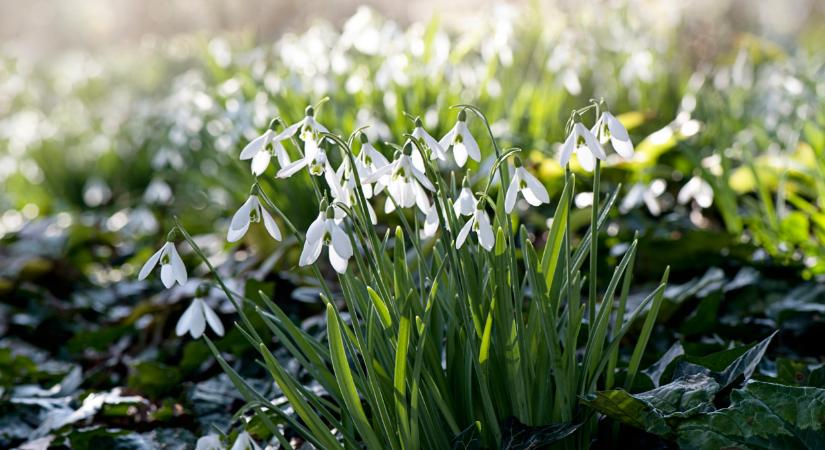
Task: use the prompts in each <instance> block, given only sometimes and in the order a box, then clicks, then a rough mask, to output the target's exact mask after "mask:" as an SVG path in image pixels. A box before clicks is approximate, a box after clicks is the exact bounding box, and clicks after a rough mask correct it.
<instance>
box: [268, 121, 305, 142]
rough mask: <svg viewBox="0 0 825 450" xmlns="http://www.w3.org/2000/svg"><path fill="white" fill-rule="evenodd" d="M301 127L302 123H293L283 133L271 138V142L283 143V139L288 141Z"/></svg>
mask: <svg viewBox="0 0 825 450" xmlns="http://www.w3.org/2000/svg"><path fill="white" fill-rule="evenodd" d="M301 125H303V121H300V122H297V123H294V124H292V125H290V126H288V127H286V128H285V129H284V130H283V131H281V132H280V133H278V134H276V135H275V136H273V137H272V140H273V141H283V140H284V139H289V138H291V137H292V136H295V133H297V132H298V129H300V128H301Z"/></svg>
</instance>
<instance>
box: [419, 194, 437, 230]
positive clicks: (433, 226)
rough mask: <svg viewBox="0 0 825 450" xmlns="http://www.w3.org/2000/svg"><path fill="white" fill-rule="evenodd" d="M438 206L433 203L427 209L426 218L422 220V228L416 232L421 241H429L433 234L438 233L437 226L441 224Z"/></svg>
mask: <svg viewBox="0 0 825 450" xmlns="http://www.w3.org/2000/svg"><path fill="white" fill-rule="evenodd" d="M437 208H438V206H437V205H436V204H435V202H434V201H433V203H432V204H431V205H430V207H429V208H428V209H427V212H426V216H425V218H424V227H423V228H422V229H421V230H420V231H419V232H418V235H419V236H420V237H421V239H429V238H431V237H433V236H435V233H436V232H437V231H438V225H439V223H440V222H441V219H439V217H438V209H437Z"/></svg>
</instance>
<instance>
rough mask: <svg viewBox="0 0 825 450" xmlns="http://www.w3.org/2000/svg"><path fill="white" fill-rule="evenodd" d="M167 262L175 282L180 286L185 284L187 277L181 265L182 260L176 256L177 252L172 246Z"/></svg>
mask: <svg viewBox="0 0 825 450" xmlns="http://www.w3.org/2000/svg"><path fill="white" fill-rule="evenodd" d="M169 262H170V264H171V265H172V274H173V275H174V276H175V280H177V282H178V283H179V284H180V285H181V286H183V285H184V284H186V280H187V279H188V275H187V274H186V266H185V265H183V260H182V259H180V255H179V254H178V250H177V249H176V248H175V246H174V244H173V245H172V246H171V247H170V250H169Z"/></svg>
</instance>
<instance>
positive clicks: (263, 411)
mask: <svg viewBox="0 0 825 450" xmlns="http://www.w3.org/2000/svg"><path fill="white" fill-rule="evenodd" d="M604 106H605V105H604V104H603V102H593V103H592V104H590V105H588V106H586V107H584V108H582V109H579V110H576V111H573V113H572V114H571V117H570V120H569V121H568V123H567V124H566V131H567V135H568V138H567V139H566V140H565V142H564V143H563V144H562V145H561V155H560V157H561V162H562V165H564V166H565V167H566V168H567V169H566V176H565V183H564V189H563V191H562V193H561V195H560V198H559V200H558V202H557V203H556V204H555V205H549V203H550V202H551V200H550V196H549V194H548V192H547V190H546V188H545V187H544V186H543V185H542V184H541V183H540V182H539V181H538V180H537V179H536V178H535V177H534V176H533V175H532V174H531V173H530V171H529V170H527V168H526V167H525V166H524V165H523V163H522V161H521V160H520V158H519V156H518V152H519V150H518V149H506V150H502V149H501V148H499V145H498V143H497V140H496V138H495V136H494V135H493V133H492V130H491V129H490V126H489V123H488V122H487V119H486V117H485V116H484V114H483V113H482V112H481V111H479V110H478V109H476V108H475V107H473V106H470V105H458V106H456V107H454V109H455V110H456V112H457V117H456V119H457V120H456V122H455V125H454V126H453V127H452V128H451V129H450V131H449V132H448V133H447V134H446V135H445V136H443V137H442V138H441V139H436V138H435V137H433V136H431V135H430V134H429V133H428V132H427V131H426V130H425V129H424V127H423V125H422V122H421V121H420V120H418V119H417V118H411V119H412V122H413V126H412V130H410V133H409V134H405V135H404V136H403V137H402V139H401V142H402V144H401V145H396V144H389V143H388V144H386V147H388V148H390V149H392V151H393V152H394V154H393V155H392V157H391V158H388V157H387V155H385V154H384V153H382V152H381V151H379V150H378V149H377V148H376V146H374V145H373V143H371V142H369V140H368V139H367V137H366V134H364V132H363V131H364V130H363V129H359V130H356V131H355V132H353V133H352V134H351V135H350V136H349V137H348V138H346V139H345V138H343V137H341V136H339V135H337V134H334V133H330V132H329V131H328V129H327V128H326V127H324V126H323V125H322V124H320V123H319V122H318V121H317V120H316V118H315V114H314V113H315V109H316V108H317V107H316V108H312V107H308V108H307V110H306V114H305V117H304V118H303V119H301V120H300V121H298V122H296V123H294V124H291V125H289V126H285V127H284V126H283V125H284V124H283V123H282V121H281V120H279V119H275V120H273V121H272V123H271V125H270V127H269V129H267V130H266V131H265V132H264V133H263V134H262V135H260V137H258V138H256V139H255V140H253V141H252V142H250V143H249V144H248V145H247V146H246V147H245V148H244V149H243V151H242V152H241V155H240V157H241V159H244V160H247V159H248V160H251V163H252V172H253V174H254V175H255V176H256V178H255V182H254V183H253V184H252V187H251V189H250V193H249V197H248V200H247V201H246V202H245V203H243V205H241V207H240V208H239V209H238V210H237V212H236V213H235V214H234V216H233V217H232V219H231V221H230V224H229V229H228V232H227V239H228V241H230V242H235V241H238V240H239V239H241V238H242V237H243V236H244V234H245V233H246V232H247V230H248V229H249V227H250V226H253V225H254V224H261V225H263V227H264V228H265V229H266V231H267V232H268V233H269V235H270V236H271V237H272V238H273V239H275V240H278V241H280V240H281V239H282V236H283V235H284V232H282V231H281V227H282V226H285V227H286V228H287V230H288V231H287V232H288V233H290V234H292V235H294V236H295V237H296V238H297V242H298V245H300V246H301V254H300V258H299V266H301V267H308V268H309V270H311V271H312V273H314V275H315V276H316V277H317V279H318V281H319V283H320V285H321V287H322V294H321V296H320V298H321V301H323V302H324V303H325V304H326V322H327V339H326V341H325V342H319V341H318V340H316V339H315V338H313V337H312V336H310V335H309V334H308V333H306V332H305V331H304V330H302V329H301V328H300V327H299V326H297V325H296V324H294V323H293V322H292V321H291V320H290V319H289V318H287V316H286V315H285V313H284V312H283V311H282V310H281V308H280V307H279V306H278V304H277V303H276V302H275V301H273V300H272V299H270V298H268V297H267V296H265V295H264V294H263V293H260V297H261V298H260V299H259V300H258V299H244V298H243V297H242V296H240V295H238V294H236V293H234V292H232V291H231V290H230V289H228V288H227V287H226V284H225V283H224V281H223V280H222V279H221V278H220V276H219V275H218V274H217V273H216V272H215V270H214V269H213V267H212V265H211V264H210V262H209V260H208V259H207V258H206V257H205V255H204V254H203V252H202V250H201V249H200V248H199V247H198V246H197V244H196V243H195V241H193V240H192V238H191V236H190V235H189V233H188V232H187V231H186V230H185V229H184V228H183V227H182V226H181V225H180V223H179V222H176V225H175V228H174V229H173V230H172V231H171V232H170V234H169V236H168V238H167V240H168V242H167V243H166V244H165V245H164V246H163V247H162V248H161V249H160V250H158V252H157V253H156V254H155V255H153V256H152V257H151V258H150V259H149V261H148V262H147V263H146V265H145V267H144V268H143V270H141V273H140V277H141V278H143V277H146V276H147V275H148V274H149V272H150V271H151V270H152V269H153V267H155V266H156V265H157V264H160V266H161V268H160V276H161V279H162V281H163V283H164V284H165V285H166V286H167V287H170V286H172V285H173V284H174V283H176V282H178V283H184V282H185V281H186V268H185V267H184V265H183V263H182V262H181V258H180V256H179V255H178V253H177V251H176V250H175V243H174V240H175V239H176V238H177V236H178V235H181V236H182V237H183V239H184V240H185V241H186V242H188V244H189V245H190V246H191V247H192V249H193V250H194V252H195V253H196V254H197V255H199V256H200V257H201V258H202V259H203V261H204V263H206V265H207V266H208V268H209V269H210V271H211V272H212V273H213V274H214V276H215V279H216V282H217V284H218V285H220V286H221V288H223V289H224V291H225V293H226V295H227V297H228V298H229V300H230V301H231V302H232V303H233V304H234V305H235V307H236V309H237V311H238V313H239V315H240V320H239V322H238V323H237V326H238V327H239V328H240V330H241V331H242V332H243V334H244V336H245V337H246V338H247V339H248V340H249V342H250V344H251V345H253V346H254V347H255V348H256V349H258V350H259V351H260V356H261V360H260V361H261V364H262V365H264V366H265V367H266V368H267V369H268V371H269V372H270V373H271V375H272V378H273V380H274V381H275V383H277V385H278V386H279V388H280V389H281V390H282V391H283V393H284V395H285V396H286V399H287V400H288V402H289V406H290V407H291V409H292V412H293V413H294V414H293V413H287V412H285V411H284V409H283V407H282V406H279V405H275V404H273V403H272V401H271V400H270V399H268V398H266V397H264V396H263V395H261V394H260V393H259V392H257V391H256V390H255V389H254V388H253V387H252V386H251V385H250V384H249V383H247V382H246V381H245V380H244V379H243V378H242V377H241V376H239V375H238V373H236V372H235V371H234V370H233V368H232V367H231V366H230V365H229V364H227V362H226V361H225V360H224V359H223V357H222V356H221V354H220V353H219V352H218V350H217V348H216V347H215V346H214V345H213V343H212V342H211V340H209V338H208V337H206V336H205V335H204V330H205V328H206V324H209V326H210V327H212V329H213V331H214V332H215V333H216V334H218V335H221V334H222V333H223V326H222V325H221V321H220V320H219V318H218V317H217V316H216V315H215V313H214V312H213V311H212V310H211V309H210V308H209V306H208V305H206V304H205V303H204V302H203V301H202V300H199V299H195V300H194V302H193V306H192V307H190V308H189V309H188V310H187V311H186V312H185V313H184V315H183V316H182V317H181V320H180V322H179V323H178V327H177V333H178V334H180V335H182V334H185V333H187V332H189V333H191V334H192V336H194V337H200V336H204V339H205V340H206V342H207V343H208V345H209V347H210V348H211V349H212V351H213V353H214V355H215V357H216V358H217V360H218V361H219V363H220V364H221V366H222V367H223V368H224V370H225V371H226V372H227V373H228V374H229V376H230V378H231V379H232V381H233V382H234V383H235V385H236V386H237V388H238V389H239V390H240V392H241V394H242V395H243V396H244V398H245V399H246V401H247V402H248V407H249V409H251V410H253V411H255V412H256V418H257V419H260V422H261V423H263V424H264V425H265V426H266V428H267V429H268V430H269V432H270V433H271V435H272V436H273V437H274V438H275V439H277V440H278V441H279V442H280V444H281V445H282V446H283V447H284V448H292V447H291V446H290V442H289V440H288V439H287V438H285V437H284V429H285V428H289V429H291V430H292V431H293V432H295V433H297V434H298V435H300V436H301V437H302V438H303V439H305V440H306V441H308V442H310V443H312V444H313V445H315V446H316V447H317V448H324V449H332V448H364V447H366V448H368V449H371V450H378V449H399V450H402V449H403V450H407V449H419V448H424V449H426V448H451V446H452V445H453V443H454V442H470V441H473V440H475V441H476V442H477V443H480V444H481V445H482V446H484V447H490V448H492V447H498V446H499V445H501V443H502V440H503V439H504V438H506V436H507V435H508V434H509V433H510V432H512V428H513V426H514V424H519V425H523V426H545V428H543V436H544V439H545V440H544V442H545V443H551V442H555V441H558V442H559V445H562V446H565V447H569V448H583V447H587V446H588V445H589V442H590V441H591V437H592V434H593V432H594V430H595V425H596V420H597V417H596V416H595V413H594V412H593V411H592V410H589V409H588V408H587V407H585V406H583V405H581V404H580V402H579V399H580V398H581V397H582V396H583V395H586V394H588V393H591V392H594V391H595V390H596V388H597V387H599V388H602V387H607V388H609V387H612V386H613V385H614V384H615V383H616V378H615V377H614V374H615V373H616V372H617V366H618V364H619V362H618V361H619V358H618V347H619V343H620V341H621V340H622V338H623V337H624V336H625V335H626V334H627V333H628V331H629V329H630V328H631V325H632V324H633V323H634V321H635V319H637V318H638V317H640V316H642V315H645V314H646V319H645V322H644V324H643V326H642V327H641V332H640V334H639V335H638V337H637V338H636V339H635V348H634V350H633V352H632V356H631V357H630V360H629V363H628V365H627V367H626V368H624V370H625V371H626V376H625V378H624V382H625V385H626V386H629V385H630V384H631V383H632V382H633V378H634V376H635V374H636V373H637V372H638V370H639V364H640V361H641V357H642V354H643V352H644V349H645V346H646V344H647V340H648V338H649V336H650V332H651V329H652V326H653V324H654V321H655V316H656V314H657V311H658V308H659V305H660V303H661V301H662V298H663V297H662V294H663V290H664V285H665V282H666V279H667V270H666V271H665V274H664V276H663V279H662V282H661V284H660V285H659V286H658V287H657V288H656V289H655V290H653V292H651V293H649V295H647V297H646V298H645V299H644V300H643V301H642V302H641V303H640V304H638V305H637V306H636V307H635V308H633V310H632V311H628V308H629V306H628V304H627V297H628V293H629V290H630V286H631V273H632V269H633V265H634V259H635V255H636V248H637V242H635V241H634V242H633V243H631V244H630V245H629V246H628V248H627V250H626V252H625V254H624V255H623V257H622V258H621V260H620V262H619V263H618V265H616V267H615V268H614V270H613V274H612V276H611V277H610V281H609V283H608V285H607V286H606V287H604V288H602V289H600V288H599V287H598V286H597V283H596V280H597V278H598V277H597V273H596V271H597V267H598V264H596V262H597V260H598V255H597V251H596V250H597V245H596V244H597V237H598V232H599V230H600V229H601V228H602V227H603V226H604V223H605V221H606V218H607V215H608V212H609V210H610V209H611V207H612V206H613V204H614V202H615V201H616V196H617V192H618V188H617V189H616V191H614V192H612V193H610V194H607V195H605V196H603V195H601V193H600V187H599V184H600V164H601V161H602V160H604V159H605V158H606V150H610V151H616V152H617V153H619V155H621V156H622V157H630V156H632V154H633V144H632V143H631V141H630V138H629V136H628V134H627V131H626V130H625V129H624V127H623V126H622V125H621V123H620V122H619V121H618V120H616V119H615V118H614V117H613V115H611V114H610V113H609V112H607V111H605V110H604V109H605V108H604ZM592 113H595V120H594V123H593V125H592V126H591V127H588V126H585V124H584V122H585V121H586V120H588V119H589V117H590V116H591V114H592ZM471 119H473V120H477V121H480V123H481V125H483V127H480V128H482V129H484V130H485V131H486V132H487V133H486V135H485V136H483V137H482V136H479V137H476V136H474V135H473V134H472V133H471V131H470V127H469V126H468V122H469V121H470V120H471ZM281 128H283V129H281ZM287 146H289V147H291V148H292V152H294V153H295V154H297V155H298V156H297V158H295V159H294V160H293V159H292V157H293V155H292V154H290V151H288V149H287ZM483 147H486V148H489V149H490V151H491V152H492V154H494V155H495V156H494V158H495V159H494V163H493V164H492V165H491V166H490V167H489V172H487V173H483V174H482V175H483V176H481V177H480V181H478V182H477V183H476V184H473V183H472V182H471V177H470V176H469V175H470V174H469V173H468V172H469V170H466V166H467V165H468V162H469V161H470V160H474V161H481V156H482V148H483ZM485 150H486V149H485ZM485 153H487V151H485ZM574 154H575V155H576V158H577V159H578V161H579V164H580V165H581V167H583V168H584V169H585V170H587V171H589V172H590V174H592V175H590V174H587V176H588V177H589V176H592V177H593V180H592V181H593V182H592V185H593V190H594V192H595V195H594V196H593V199H594V201H593V208H592V215H591V224H590V229H589V230H588V231H587V232H586V233H585V234H584V235H582V236H581V239H578V240H577V245H574V240H575V239H574V236H572V235H571V231H570V230H571V228H570V223H569V217H570V209H571V199H572V198H573V196H574V191H575V189H576V177H575V175H574V174H573V173H571V171H570V169H569V164H568V163H569V161H570V159H571V157H572V156H573V155H574ZM272 157H275V160H276V161H277V164H278V166H279V168H278V170H277V174H276V177H277V178H289V177H291V176H294V175H296V174H299V173H300V172H302V171H307V172H308V173H309V174H310V175H311V176H312V180H313V183H312V185H313V186H314V189H315V192H316V195H317V199H318V215H317V218H316V219H315V221H314V222H312V224H311V225H310V226H309V228H308V229H307V230H298V229H296V228H295V227H294V226H293V225H292V222H290V220H289V218H288V217H285V216H284V215H283V214H282V212H281V210H280V209H279V208H278V206H277V205H275V204H274V203H273V202H272V201H271V200H270V197H269V196H268V195H267V189H265V188H264V186H262V185H261V184H259V182H258V180H260V178H258V177H265V176H267V175H266V171H267V167H268V166H269V165H270V164H271V162H272V161H271V159H272ZM272 164H274V162H272ZM336 166H337V167H336ZM481 167H484V166H481ZM459 177H461V178H459ZM459 179H460V180H461V181H460V182H459V181H458V180H459ZM522 201H523V202H524V203H520V202H522ZM517 205H521V207H520V208H516V206H517ZM540 205H549V206H551V207H554V210H555V212H554V213H553V216H552V220H550V221H549V223H550V224H551V225H550V229H549V231H548V233H547V239H546V243H545V244H544V246H543V248H541V249H537V248H535V246H534V244H533V242H532V240H531V238H530V233H529V232H528V231H527V229H526V228H525V227H524V226H521V227H518V228H514V226H513V223H514V221H513V215H514V214H516V213H517V211H519V210H520V209H523V208H524V207H525V206H532V207H538V206H540ZM378 208H380V209H382V210H383V212H384V216H382V217H390V215H395V216H397V219H398V222H397V223H399V224H400V225H399V226H397V227H395V228H394V229H393V228H390V227H385V226H382V225H380V224H379V222H378V217H379V216H378V214H376V209H378ZM545 208H546V206H545ZM322 255H323V256H322ZM585 261H587V262H589V270H588V271H584V270H583V266H584V263H585ZM326 262H328V263H329V266H331V267H332V268H333V269H334V270H335V273H336V274H337V279H336V280H334V281H333V280H331V279H329V278H327V277H325V276H324V274H325V273H329V272H326V271H325V270H324V268H325V267H327V265H326ZM243 302H248V303H249V304H250V305H255V306H254V312H255V313H257V314H258V315H260V317H261V319H262V320H263V322H264V323H265V324H266V329H263V330H260V329H255V327H253V326H252V322H251V321H250V318H249V317H248V314H249V313H250V312H251V311H252V310H249V309H247V310H245V309H244V308H242V307H241V304H242V303H243ZM273 339H275V340H277V345H281V346H283V347H285V348H286V349H287V350H288V351H289V353H290V355H291V356H292V357H293V358H294V359H295V360H296V361H297V362H298V363H299V364H300V365H301V366H302V368H303V369H304V370H305V371H306V373H307V374H309V376H310V377H312V379H314V381H316V382H317V383H318V385H320V387H321V388H322V389H309V388H307V387H306V385H305V383H302V382H301V380H299V379H298V378H297V377H296V375H295V373H294V372H293V371H291V370H288V369H287V368H285V367H283V366H281V364H280V363H279V362H278V360H277V359H276V358H275V357H274V356H273V349H272V346H273ZM249 409H247V410H249ZM244 439H247V437H246V435H244ZM203 440H204V441H205V443H204V445H206V443H207V442H206V441H208V443H209V444H210V445H212V444H214V445H217V446H218V447H219V446H220V445H222V444H221V441H220V438H218V437H217V436H215V435H211V436H207V437H205V438H203ZM245 442H246V441H245ZM250 442H251V441H250ZM244 445H245V444H244ZM250 445H251V444H250Z"/></svg>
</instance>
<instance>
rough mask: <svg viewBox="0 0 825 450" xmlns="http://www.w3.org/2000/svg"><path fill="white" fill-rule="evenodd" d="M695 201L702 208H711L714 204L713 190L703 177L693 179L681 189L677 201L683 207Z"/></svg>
mask: <svg viewBox="0 0 825 450" xmlns="http://www.w3.org/2000/svg"><path fill="white" fill-rule="evenodd" d="M691 200H695V201H696V204H697V205H699V207H700V208H709V207H710V205H712V204H713V188H712V187H711V186H710V184H709V183H708V182H707V181H705V180H703V179H702V177H693V178H691V179H690V181H688V182H687V183H685V185H684V186H682V189H679V194H677V196H676V201H677V202H679V203H680V204H682V205H685V204H687V203H689V202H690V201H691Z"/></svg>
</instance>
